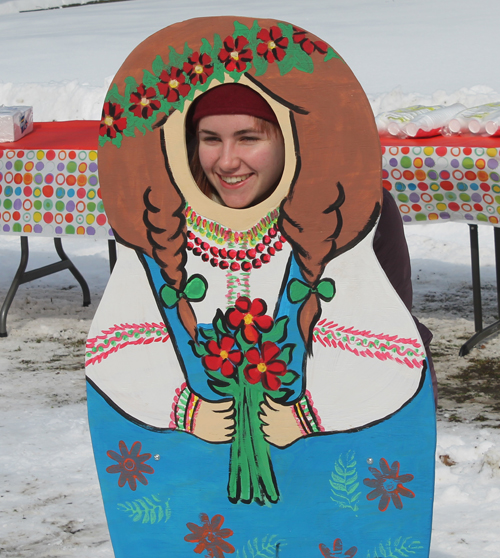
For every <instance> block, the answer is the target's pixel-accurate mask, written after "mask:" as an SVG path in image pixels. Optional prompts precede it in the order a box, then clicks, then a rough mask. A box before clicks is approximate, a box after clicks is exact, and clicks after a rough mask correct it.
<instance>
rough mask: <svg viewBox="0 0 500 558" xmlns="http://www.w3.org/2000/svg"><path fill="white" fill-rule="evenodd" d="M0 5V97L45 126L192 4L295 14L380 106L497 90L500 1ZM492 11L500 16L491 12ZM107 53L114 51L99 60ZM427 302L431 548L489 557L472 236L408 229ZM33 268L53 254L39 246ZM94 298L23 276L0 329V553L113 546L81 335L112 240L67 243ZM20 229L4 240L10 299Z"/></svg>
mask: <svg viewBox="0 0 500 558" xmlns="http://www.w3.org/2000/svg"><path fill="white" fill-rule="evenodd" d="M79 3H85V0H82V1H81V2H80V0H78V1H77V0H75V1H66V0H7V1H6V0H0V52H2V57H1V59H0V104H6V105H12V104H30V105H33V106H34V109H35V119H36V120H68V119H78V118H84V119H97V118H99V116H100V110H101V105H102V101H103V98H104V94H105V91H106V88H107V84H108V83H109V81H110V79H111V76H112V75H113V73H114V71H116V69H117V68H118V66H119V65H120V64H121V63H122V61H123V59H124V58H125V56H126V55H127V54H128V53H129V52H130V51H131V50H132V48H133V47H134V46H135V45H136V44H137V43H138V42H140V41H141V40H142V39H144V38H146V37H147V36H148V35H149V34H151V33H152V32H154V31H156V30H157V29H158V28H160V27H162V26H165V25H168V24H170V23H172V22H174V21H180V20H183V19H187V18H190V17H195V16H203V15H213V14H215V15H217V14H241V15H252V16H255V15H257V16H258V17H263V16H271V17H277V18H283V19H285V20H288V21H292V22H294V23H297V24H299V25H301V26H303V27H305V28H307V29H309V30H311V31H313V32H315V33H317V34H318V35H319V36H321V37H322V38H323V39H325V40H327V41H329V42H330V43H331V44H332V45H333V46H335V47H336V48H337V49H338V50H339V52H340V53H341V54H342V55H343V56H344V58H345V59H346V60H347V62H348V63H349V65H350V66H351V67H352V68H353V70H354V72H355V73H356V75H357V76H358V78H359V79H360V81H361V83H362V85H363V86H364V88H365V90H366V91H367V93H368V95H369V98H370V100H371V102H372V107H373V110H374V112H375V113H378V112H380V111H382V110H388V109H391V108H397V107H401V106H406V105H410V104H414V103H416V102H422V103H423V104H435V103H444V104H451V103H453V102H457V101H460V102H463V103H464V104H465V105H466V106H475V105H479V104H481V103H484V102H491V101H500V73H498V72H497V71H493V70H492V66H493V65H494V64H495V57H494V52H495V51H494V50H493V49H494V42H493V41H494V40H495V38H496V36H497V24H496V22H497V21H498V19H499V16H500V4H499V3H498V0H476V1H475V2H474V3H472V2H469V1H467V0H439V1H436V0H419V1H418V2H417V1H415V0H363V1H361V0H359V1H355V0H315V1H313V2H310V3H307V4H305V3H304V2H301V1H299V0H276V1H275V2H273V3H269V2H267V0H254V2H253V3H252V7H251V8H250V4H248V3H247V2H243V1H240V0H213V1H211V2H210V3H209V2H206V1H204V0H184V1H183V2H178V3H175V2H174V1H173V0H128V1H124V2H113V3H106V4H92V5H87V6H78V7H72V8H68V9H54V10H43V11H27V12H26V13H19V12H22V11H26V10H38V9H42V8H52V7H60V6H62V5H63V4H66V5H67V4H79ZM495 16H496V17H495ZM103 52H105V55H104V56H103V54H102V53H103ZM406 233H407V238H408V242H409V246H410V251H411V255H412V265H413V280H414V289H415V310H414V312H415V314H416V315H417V316H419V318H421V320H422V321H423V322H424V323H426V324H427V325H428V326H429V327H430V328H431V329H432V330H433V331H434V334H435V339H434V343H433V351H434V355H435V362H436V369H437V373H438V378H439V382H440V390H441V400H440V408H439V412H438V448H437V452H436V473H437V474H436V498H435V518H434V531H433V542H432V550H431V558H476V557H479V556H480V557H481V558H488V557H492V558H493V557H496V556H498V548H499V547H500V530H499V529H498V526H499V518H500V467H499V466H500V428H499V426H500V366H499V363H500V337H498V338H496V339H493V340H491V341H489V342H487V343H485V344H484V345H482V346H481V347H478V348H476V349H474V350H473V351H472V353H471V354H470V355H469V356H468V357H466V358H464V359H462V358H460V357H458V350H459V348H460V346H461V344H462V343H463V342H464V341H465V340H466V339H467V338H468V337H470V335H472V333H473V332H474V323H473V313H472V292H471V281H470V256H469V248H468V230H467V227H466V226H465V225H462V224H440V225H416V226H412V227H408V228H407V229H406ZM492 237H493V231H492V229H490V228H489V227H480V245H481V258H482V268H481V273H482V280H483V287H484V288H483V302H484V320H485V323H491V322H493V321H494V320H495V319H498V309H497V306H496V291H495V285H494V277H495V274H494V267H493V265H494V256H493V243H492ZM30 246H31V258H30V268H31V267H38V266H41V265H45V264H47V263H49V262H50V261H53V259H54V256H53V248H52V242H51V241H50V240H47V239H35V240H33V241H32V242H31V243H30ZM64 246H65V249H66V250H67V253H68V254H69V255H70V256H71V257H72V259H73V260H74V262H75V263H76V265H77V266H78V268H79V269H80V270H81V271H82V273H83V274H84V276H85V278H86V279H87V281H88V283H89V286H90V290H91V295H92V304H91V306H90V307H88V308H83V307H82V306H81V304H82V297H81V292H80V290H79V287H78V285H77V283H76V281H75V280H74V279H73V277H72V276H71V275H70V274H69V272H67V271H65V272H62V273H59V274H57V275H54V276H51V277H47V278H45V279H42V280H39V281H36V282H33V283H29V284H27V285H23V286H21V287H20V289H19V291H18V295H17V297H16V299H15V301H14V304H13V306H12V308H11V311H10V314H9V318H8V328H9V337H7V338H5V339H0V448H1V451H0V555H1V556H2V557H4V556H5V558H20V557H23V558H24V557H26V558H28V557H32V556H37V557H39V558H52V557H67V558H88V557H89V556H92V557H106V558H112V556H113V554H112V550H111V546H110V543H109V537H108V533H107V529H106V524H105V518H104V512H103V508H102V504H101V500H100V493H99V488H98V485H97V478H96V474H95V471H94V465H93V458H92V452H91V447H90V439H89V434H88V427H87V422H86V408H85V382H84V369H83V347H84V342H85V337H86V333H87V331H88V328H89V326H90V322H91V319H92V316H93V313H94V311H95V309H96V307H97V304H98V302H99V299H100V297H101V295H102V292H103V290H104V287H105V284H106V281H107V278H108V275H109V267H108V261H107V244H106V243H105V242H101V243H96V242H94V241H90V240H82V239H71V240H69V239H68V240H66V241H64ZM18 258H19V239H18V238H16V237H6V236H2V237H0V262H1V265H0V301H3V299H4V297H5V295H6V293H7V289H8V287H9V284H10V282H11V280H12V277H13V276H14V273H15V270H16V267H17V263H18Z"/></svg>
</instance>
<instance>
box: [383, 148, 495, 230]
mask: <svg viewBox="0 0 500 558" xmlns="http://www.w3.org/2000/svg"><path fill="white" fill-rule="evenodd" d="M474 139H475V142H476V143H479V142H480V140H481V138H474ZM431 140H435V138H430V139H429V140H427V142H426V143H422V142H421V143H420V144H416V142H411V144H410V145H407V144H406V142H404V141H401V140H400V143H399V145H382V161H383V171H382V176H383V185H384V187H385V188H386V189H387V190H389V191H390V192H391V194H392V195H393V197H394V198H395V199H396V202H397V204H398V206H399V210H400V211H401V215H402V218H403V222H404V223H405V224H407V225H408V224H415V223H428V222H434V223H436V222H446V221H464V222H467V223H469V224H489V225H493V226H498V225H499V223H500V142H499V141H498V138H497V142H496V143H497V145H496V146H494V145H492V143H493V142H491V141H486V140H483V142H484V146H481V147H480V146H474V145H473V146H466V147H464V145H465V143H466V139H465V138H464V139H462V142H463V143H464V145H429V142H430V141H431ZM444 141H445V138H441V139H440V142H444ZM408 143H409V142H408ZM454 143H455V142H454Z"/></svg>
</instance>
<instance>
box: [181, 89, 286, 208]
mask: <svg viewBox="0 0 500 558" xmlns="http://www.w3.org/2000/svg"><path fill="white" fill-rule="evenodd" d="M231 85H232V86H234V85H235V84H231ZM225 87H227V85H223V86H218V87H216V88H215V89H219V90H222V89H223V88H225ZM237 87H238V88H244V89H245V90H250V91H251V96H250V101H251V100H252V98H253V97H258V98H259V100H258V104H257V110H255V112H257V113H258V114H262V110H260V111H259V104H262V103H264V104H265V110H267V111H268V113H267V114H269V115H270V116H269V117H270V118H273V119H274V120H275V122H271V121H269V120H266V119H264V118H260V117H258V116H255V115H252V114H239V113H238V112H237V111H239V110H241V112H243V111H246V112H252V111H253V107H250V108H249V107H248V106H243V105H242V104H241V101H240V100H237V101H236V102H235V103H234V105H227V104H226V105H224V104H223V105H222V108H221V106H219V105H216V104H214V103H213V102H212V103H211V104H210V105H209V106H208V108H207V107H206V106H203V105H202V109H203V110H202V111H201V117H200V112H198V113H197V111H198V108H197V107H198V106H199V105H198V103H200V102H202V101H203V97H204V95H206V94H204V95H202V96H200V97H199V98H198V99H197V100H196V101H195V102H194V103H193V104H192V105H191V107H190V110H189V112H188V115H187V126H186V146H187V152H188V158H189V167H190V170H191V174H192V176H193V178H194V181H195V182H196V184H197V186H198V188H199V189H200V191H201V192H202V193H203V194H204V195H205V196H207V197H209V198H210V199H212V200H213V201H215V202H217V203H219V204H221V205H224V206H226V207H231V208H233V209H245V208H248V207H252V206H254V205H257V204H259V203H260V202H262V201H264V200H265V199H267V198H268V197H269V196H271V195H272V193H273V192H274V191H275V190H276V187H277V186H278V184H279V182H280V180H281V176H282V174H283V169H284V165H285V146H284V138H283V134H282V132H281V128H280V126H279V124H278V123H277V118H276V116H275V115H274V112H273V111H272V109H271V107H270V106H269V105H268V103H267V102H266V101H265V100H264V99H263V98H262V97H261V96H260V95H259V94H258V93H256V92H255V91H253V90H251V89H250V88H248V87H246V86H242V85H238V86H237ZM210 91H213V90H210ZM238 91H241V89H239V90H238ZM226 97H227V96H223V99H222V100H223V101H226V103H227V101H228V99H227V98H226ZM233 99H234V97H233ZM238 103H240V104H238ZM266 107H267V108H266ZM226 110H227V111H228V113H226V112H225V111H226ZM233 111H235V112H233ZM221 112H222V114H219V113H221ZM264 115H266V114H264Z"/></svg>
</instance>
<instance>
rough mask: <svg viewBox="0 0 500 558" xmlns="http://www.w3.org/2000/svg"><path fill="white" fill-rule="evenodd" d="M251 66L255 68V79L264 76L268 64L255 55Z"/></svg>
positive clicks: (261, 57)
mask: <svg viewBox="0 0 500 558" xmlns="http://www.w3.org/2000/svg"><path fill="white" fill-rule="evenodd" d="M253 65H254V68H255V77H259V76H262V75H264V74H265V73H266V72H267V67H268V66H269V62H268V61H267V60H266V59H265V58H264V57H263V56H259V55H258V54H255V56H254V59H253Z"/></svg>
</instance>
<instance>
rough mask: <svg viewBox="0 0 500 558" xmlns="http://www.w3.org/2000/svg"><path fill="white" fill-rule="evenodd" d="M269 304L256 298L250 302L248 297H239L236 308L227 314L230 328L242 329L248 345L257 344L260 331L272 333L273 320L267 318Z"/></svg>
mask: <svg viewBox="0 0 500 558" xmlns="http://www.w3.org/2000/svg"><path fill="white" fill-rule="evenodd" d="M266 311H267V304H266V303H265V302H264V301H263V300H262V299H261V298H256V299H254V300H253V301H250V299H249V298H247V297H246V296H241V297H239V298H238V299H237V300H236V302H235V304H234V308H231V309H230V310H228V311H227V313H226V318H227V321H228V324H229V327H232V328H233V329H237V328H239V327H241V328H242V333H243V338H244V339H245V341H247V343H257V341H258V340H259V331H258V330H260V331H263V332H267V331H271V328H272V327H273V319H272V318H271V316H266V315H265V314H266Z"/></svg>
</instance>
